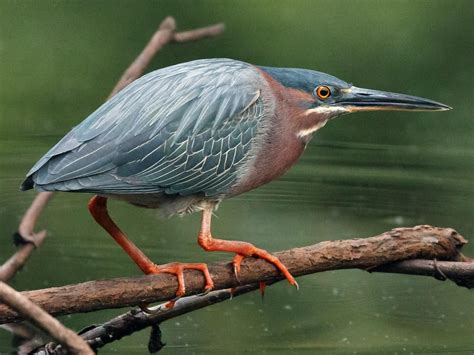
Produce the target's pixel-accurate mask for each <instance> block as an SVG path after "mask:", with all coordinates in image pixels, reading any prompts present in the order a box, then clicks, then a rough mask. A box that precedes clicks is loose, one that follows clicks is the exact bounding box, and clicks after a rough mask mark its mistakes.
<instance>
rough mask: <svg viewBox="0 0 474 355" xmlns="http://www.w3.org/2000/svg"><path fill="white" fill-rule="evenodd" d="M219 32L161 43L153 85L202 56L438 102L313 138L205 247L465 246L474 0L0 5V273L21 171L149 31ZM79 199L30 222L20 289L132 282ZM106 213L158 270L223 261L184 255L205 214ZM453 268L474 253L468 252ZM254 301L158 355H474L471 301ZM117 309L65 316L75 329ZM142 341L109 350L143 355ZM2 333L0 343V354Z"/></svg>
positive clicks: (446, 288)
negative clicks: (453, 241)
mask: <svg viewBox="0 0 474 355" xmlns="http://www.w3.org/2000/svg"><path fill="white" fill-rule="evenodd" d="M167 15H174V16H175V17H176V19H177V22H178V26H179V27H180V28H181V29H189V28H193V27H198V26H204V25H208V24H211V23H215V22H220V21H223V22H225V23H226V26H227V29H226V32H225V34H224V35H222V36H220V37H219V38H216V39H209V40H205V41H200V42H198V43H189V44H184V45H171V46H168V47H166V48H165V49H164V50H163V51H162V52H160V54H159V55H158V57H157V58H156V59H155V60H154V61H153V62H152V65H151V67H150V69H154V68H159V67H163V66H167V65H171V64H175V63H179V62H183V61H188V60H192V59H197V58H207V57H229V58H235V59H240V60H244V61H247V62H250V63H254V64H261V65H269V66H287V67H302V68H310V69H316V70H320V71H324V72H327V73H331V74H333V75H336V76H338V77H340V78H342V79H344V80H346V81H349V82H353V83H354V84H355V85H357V86H359V87H369V88H377V89H381V90H389V91H395V92H404V93H407V94H413V95H418V96H424V97H428V98H431V99H434V100H438V101H441V102H443V103H446V104H448V105H450V106H452V107H454V110H452V111H449V112H439V113H425V112H416V113H407V112H399V113H395V112H380V113H375V112H374V113H363V114H362V113H361V114H356V115H351V116H346V117H344V118H341V119H339V120H335V121H333V122H331V123H329V124H328V125H327V126H326V127H325V128H324V129H323V130H321V131H320V132H318V133H317V135H316V136H315V138H314V139H313V141H312V143H311V145H310V146H309V148H308V149H307V151H306V153H305V155H304V156H303V158H302V159H301V161H300V162H299V163H298V165H296V166H295V167H294V168H293V169H292V170H291V171H290V172H289V173H288V174H286V175H285V176H284V177H282V178H281V179H279V180H278V181H275V182H273V183H271V184H269V185H267V186H264V187H262V188H260V189H257V190H255V191H252V192H250V193H247V194H245V195H242V196H239V197H237V198H234V199H231V200H229V201H226V202H225V203H223V204H222V206H221V208H220V209H219V211H218V212H217V215H218V218H216V219H215V220H214V232H215V234H216V235H217V236H221V237H223V238H227V239H242V240H246V241H250V242H253V243H255V244H257V245H259V246H261V247H263V248H267V249H269V250H281V249H286V248H290V247H296V246H304V245H308V244H312V243H316V242H318V241H323V240H328V239H342V238H350V237H363V236H371V235H375V234H378V233H381V232H383V231H386V230H389V229H391V228H393V227H399V226H412V225H416V224H432V225H437V226H450V227H453V228H456V229H457V230H458V231H459V232H460V233H461V234H463V235H465V236H466V237H467V238H468V239H469V238H472V237H473V236H474V224H473V207H474V182H473V175H474V174H473V173H474V162H473V158H474V141H473V134H474V120H473V117H472V112H473V65H472V64H473V63H472V60H473V52H474V43H473V42H474V41H473V25H472V19H473V18H474V3H473V2H472V1H469V0H466V1H428V0H426V1H420V0H417V1H376V0H370V1H369V0H365V1H362V0H358V1H303V0H298V1H95V2H94V1H83V0H77V1H51V0H48V1H31V0H29V1H10V0H1V1H0V201H1V203H0V261H1V260H5V259H6V258H7V257H8V256H9V255H11V253H12V252H13V250H14V248H13V247H12V245H11V241H10V235H11V234H12V232H13V231H15V230H16V227H17V224H18V222H19V219H20V217H21V215H22V213H23V212H24V210H25V209H26V208H27V206H28V205H29V203H30V202H31V200H32V198H33V196H34V192H31V191H30V192H26V193H20V192H19V191H18V186H19V185H20V183H21V181H22V178H23V176H24V174H25V173H26V171H27V170H28V169H29V168H30V167H31V166H32V165H33V164H34V163H35V162H36V160H37V159H38V158H39V157H40V156H41V155H42V154H43V153H44V152H46V150H47V149H48V148H49V147H50V146H52V145H53V144H54V143H56V142H57V141H58V140H59V139H60V138H61V137H62V136H63V135H64V134H65V133H66V132H67V131H68V130H69V129H70V128H71V127H72V126H74V125H76V124H77V123H79V122H80V121H81V120H82V119H83V118H85V117H86V116H87V115H88V114H89V113H90V112H92V111H93V110H94V109H95V108H97V107H98V106H99V105H100V104H101V102H103V100H104V99H105V98H106V97H107V95H108V93H109V92H110V90H111V88H112V87H113V86H114V84H115V82H116V81H117V79H118V77H119V76H120V75H121V73H122V71H123V70H124V68H126V67H127V66H128V64H129V63H130V62H131V60H133V59H134V58H135V56H136V55H137V53H138V52H139V51H140V50H141V49H142V47H143V45H144V43H145V42H146V41H147V40H148V38H149V36H150V35H151V34H152V33H153V32H154V31H155V29H156V27H157V26H158V24H159V23H160V21H161V20H162V19H163V18H164V17H165V16H167ZM88 198H89V196H87V195H81V194H60V195H57V196H56V197H55V199H54V200H53V202H52V203H51V206H50V207H49V208H48V209H47V211H46V212H45V214H44V216H43V218H42V219H41V221H40V223H39V227H40V228H47V229H48V231H49V238H48V239H47V241H46V243H45V245H44V246H43V247H42V248H41V249H40V250H38V251H37V252H36V253H35V255H34V257H33V258H32V259H31V261H30V262H29V263H28V265H27V266H26V267H25V269H24V270H23V271H22V272H21V273H20V274H19V275H18V276H17V277H16V278H15V279H14V280H13V282H12V285H13V286H14V287H16V288H17V289H19V290H27V289H36V288H44V287H49V286H57V285H63V284H71V283H76V282H81V281H87V280H93V279H99V278H111V277H118V276H127V275H137V274H138V271H137V269H136V267H135V266H134V265H133V264H132V263H131V262H130V261H129V260H128V259H127V256H126V255H125V254H124V253H123V252H122V251H121V250H120V249H119V248H118V247H117V246H116V245H115V244H114V243H113V241H112V240H111V239H110V238H109V237H108V236H107V235H106V234H105V233H104V232H103V231H102V230H101V229H100V227H98V226H97V225H96V224H95V223H94V222H93V220H92V219H91V217H90V216H89V215H88V212H87V209H86V203H87V200H88ZM111 211H112V214H113V216H114V217H115V218H116V220H117V221H118V223H119V224H120V225H121V226H123V229H124V230H125V231H126V232H127V233H128V234H129V235H130V236H131V238H132V239H133V240H134V241H135V242H136V243H137V244H138V245H139V246H140V247H142V248H143V250H144V251H145V252H146V253H147V254H148V255H150V257H151V258H152V259H153V260H156V261H157V262H161V263H164V262H168V261H174V260H180V261H185V262H186V261H207V262H210V261H215V260H222V259H230V257H231V256H230V255H228V254H222V253H214V254H212V253H204V252H203V251H202V250H201V249H200V248H199V247H198V245H197V243H196V235H197V231H198V225H199V216H198V215H193V216H189V217H186V218H183V219H179V218H174V219H171V220H165V221H163V220H160V219H158V218H157V216H156V213H155V212H154V211H150V210H143V209H138V208H135V207H133V206H130V205H126V204H124V203H119V202H114V203H112V204H111ZM465 252H466V253H467V254H470V255H471V256H473V255H474V247H473V246H472V245H467V246H466V248H465ZM299 282H300V286H301V290H300V291H299V292H296V291H295V290H294V289H292V288H290V287H289V286H287V285H286V284H284V283H281V284H278V285H275V286H272V287H271V288H269V289H268V291H267V295H266V298H265V300H264V301H262V300H261V299H260V296H259V295H258V294H249V295H245V296H242V297H239V298H236V299H234V300H232V301H230V302H225V303H222V304H219V305H216V306H213V307H209V308H207V309H203V310H200V311H197V312H194V313H192V314H189V315H184V316H182V317H180V318H176V319H174V320H171V321H169V322H166V323H164V324H163V325H162V331H163V333H164V340H165V342H166V343H167V344H168V345H167V346H166V347H165V349H164V350H163V352H162V353H163V354H174V353H189V354H191V353H196V354H201V353H212V354H220V353H223V352H224V351H225V352H231V353H243V352H256V351H258V352H262V353H285V354H286V353H296V352H302V353H315V352H316V351H318V352H327V353H374V354H379V353H399V354H400V353H448V352H451V353H458V354H459V353H466V354H468V353H472V352H474V337H473V330H474V294H473V293H472V292H470V291H468V290H466V289H462V288H458V287H456V286H454V285H453V284H451V283H449V282H439V281H435V280H432V279H428V278H421V277H411V276H403V275H375V274H368V273H365V272H362V271H340V272H328V273H323V274H318V275H311V276H306V277H303V278H301V279H300V280H299ZM120 312H121V310H112V311H103V312H97V313H90V314H84V315H74V316H68V317H62V318H61V320H62V321H63V322H64V323H65V324H66V325H68V326H70V327H72V328H74V329H80V328H82V327H84V326H86V325H88V324H91V323H99V322H101V321H104V320H106V319H108V318H110V317H112V316H113V315H115V314H118V313H120ZM147 337H148V331H144V332H140V333H138V334H136V335H134V336H132V337H128V338H125V339H123V340H122V341H120V342H116V343H114V344H111V345H109V346H107V347H106V348H105V349H103V350H102V351H101V353H102V354H109V353H112V352H113V353H123V354H130V353H146V343H147V339H148V338H147ZM9 344H10V335H9V334H8V333H7V332H5V331H2V330H0V353H8V352H9V351H10V350H11V348H10V345H9Z"/></svg>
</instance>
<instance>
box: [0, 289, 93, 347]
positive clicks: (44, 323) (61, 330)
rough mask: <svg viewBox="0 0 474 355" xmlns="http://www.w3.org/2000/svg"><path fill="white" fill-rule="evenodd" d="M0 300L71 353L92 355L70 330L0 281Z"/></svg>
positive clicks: (78, 337) (85, 344) (79, 338)
mask: <svg viewBox="0 0 474 355" xmlns="http://www.w3.org/2000/svg"><path fill="white" fill-rule="evenodd" d="M0 300H1V301H2V302H3V303H5V304H7V305H9V306H10V307H11V308H12V309H15V310H16V311H17V312H18V313H19V314H21V316H22V317H24V318H25V319H27V320H29V321H30V322H31V323H33V324H34V325H35V326H37V327H38V328H40V329H41V330H43V331H44V332H46V333H47V334H48V335H49V336H51V337H52V338H53V339H55V340H56V341H58V342H59V343H61V344H63V345H64V346H65V347H66V348H67V349H68V350H69V352H70V353H71V354H81V355H92V354H94V352H93V351H92V350H91V348H90V347H89V345H87V343H86V342H85V341H84V340H83V339H82V338H81V337H80V336H79V335H77V334H76V333H74V332H73V331H72V330H70V329H67V328H66V327H64V326H63V325H62V324H61V323H60V322H59V321H58V320H57V319H55V318H53V317H51V316H50V315H49V314H48V313H46V312H45V311H43V310H42V309H41V308H40V307H38V306H37V305H36V304H34V303H33V302H31V301H30V300H29V299H28V298H27V297H25V296H24V295H22V294H21V293H20V292H17V291H15V290H14V289H13V288H11V287H10V286H8V285H7V284H6V283H4V282H1V281H0Z"/></svg>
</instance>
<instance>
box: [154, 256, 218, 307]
mask: <svg viewBox="0 0 474 355" xmlns="http://www.w3.org/2000/svg"><path fill="white" fill-rule="evenodd" d="M184 270H199V271H202V273H203V274H204V279H205V281H206V286H205V287H204V292H205V293H207V292H209V291H211V290H212V289H213V288H214V282H212V279H211V275H210V274H209V269H208V268H207V265H206V264H204V263H169V264H164V265H156V264H153V265H152V266H151V267H150V268H149V269H148V270H147V272H146V274H147V275H154V274H161V273H163V272H166V273H168V274H173V275H176V278H177V279H178V289H177V290H176V297H177V298H179V297H182V296H183V295H184V294H185V293H186V287H185V285H184V273H183V272H184Z"/></svg>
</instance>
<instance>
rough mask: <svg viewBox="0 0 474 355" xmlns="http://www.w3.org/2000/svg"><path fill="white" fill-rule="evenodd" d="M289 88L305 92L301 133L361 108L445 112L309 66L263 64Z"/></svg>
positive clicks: (428, 102) (432, 103)
mask: <svg viewBox="0 0 474 355" xmlns="http://www.w3.org/2000/svg"><path fill="white" fill-rule="evenodd" d="M261 69H262V70H264V71H265V72H266V73H268V74H269V75H270V76H271V77H272V78H273V79H275V80H276V81H278V82H279V83H280V84H281V85H283V86H284V87H286V88H289V89H294V90H298V91H301V92H303V93H305V94H306V95H300V96H299V97H301V101H300V102H298V103H297V104H298V105H299V106H300V107H301V108H302V109H303V110H304V113H305V116H306V117H307V119H306V120H305V123H304V125H302V126H300V127H301V131H300V132H298V135H300V136H305V135H310V134H311V133H313V132H314V131H316V130H317V129H318V128H320V127H322V126H323V125H324V124H325V123H326V121H327V120H329V119H331V118H334V117H337V116H340V115H343V114H348V113H352V112H359V111H445V110H449V109H451V107H449V106H446V105H444V104H442V103H439V102H436V101H432V100H428V99H424V98H421V97H417V96H410V95H405V94H397V93H393V92H386V91H380V90H372V89H363V88H359V87H356V86H354V85H352V84H349V83H347V82H345V81H343V80H341V79H338V78H336V77H334V76H332V75H329V74H325V73H321V72H317V71H313V70H306V69H291V68H271V67H261Z"/></svg>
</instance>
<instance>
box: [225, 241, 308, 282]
mask: <svg viewBox="0 0 474 355" xmlns="http://www.w3.org/2000/svg"><path fill="white" fill-rule="evenodd" d="M250 245H251V244H250ZM251 247H253V248H251V250H250V251H248V254H247V255H244V254H236V255H235V257H234V260H233V263H234V275H235V278H236V279H237V281H238V282H239V283H240V279H239V273H240V264H241V263H242V260H244V258H245V257H246V256H256V257H259V258H261V259H264V260H266V261H268V262H270V263H272V264H273V265H275V266H276V267H277V268H278V269H279V270H280V272H281V273H282V274H283V276H285V278H286V279H287V280H288V282H289V283H290V284H291V285H293V286H295V287H296V289H297V290H299V289H300V287H299V285H298V282H296V280H295V278H294V277H293V275H291V274H290V272H289V271H288V268H287V267H286V266H285V265H283V264H282V262H281V261H280V259H278V258H277V257H276V256H274V255H272V254H270V253H269V252H267V251H266V250H263V249H258V248H256V247H254V246H253V245H251ZM260 288H261V287H260Z"/></svg>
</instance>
